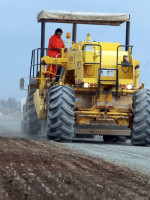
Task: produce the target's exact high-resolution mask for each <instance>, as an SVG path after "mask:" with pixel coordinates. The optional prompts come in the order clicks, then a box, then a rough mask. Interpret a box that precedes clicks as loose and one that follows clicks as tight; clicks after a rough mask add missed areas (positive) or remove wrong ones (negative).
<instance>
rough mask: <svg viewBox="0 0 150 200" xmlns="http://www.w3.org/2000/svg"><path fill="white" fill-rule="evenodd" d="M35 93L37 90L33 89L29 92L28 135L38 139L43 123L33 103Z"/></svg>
mask: <svg viewBox="0 0 150 200" xmlns="http://www.w3.org/2000/svg"><path fill="white" fill-rule="evenodd" d="M34 93H35V90H31V91H30V92H29V94H28V106H27V131H26V136H27V137H30V138H35V139H37V138H38V131H39V130H40V128H41V125H40V121H39V119H38V116H37V113H36V110H35V107H34V103H33V99H34Z"/></svg>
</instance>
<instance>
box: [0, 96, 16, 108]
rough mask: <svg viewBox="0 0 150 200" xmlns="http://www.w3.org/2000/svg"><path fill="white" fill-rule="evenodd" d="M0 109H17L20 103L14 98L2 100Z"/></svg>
mask: <svg viewBox="0 0 150 200" xmlns="http://www.w3.org/2000/svg"><path fill="white" fill-rule="evenodd" d="M0 108H9V109H14V110H15V109H19V108H20V102H19V101H17V100H16V99H15V98H14V97H9V98H8V99H7V100H4V99H2V100H0Z"/></svg>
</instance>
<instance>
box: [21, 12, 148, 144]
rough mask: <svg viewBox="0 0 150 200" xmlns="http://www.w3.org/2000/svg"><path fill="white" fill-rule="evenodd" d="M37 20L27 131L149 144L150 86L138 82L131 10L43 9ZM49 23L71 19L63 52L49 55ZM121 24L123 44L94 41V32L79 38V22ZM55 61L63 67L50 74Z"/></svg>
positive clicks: (61, 138)
mask: <svg viewBox="0 0 150 200" xmlns="http://www.w3.org/2000/svg"><path fill="white" fill-rule="evenodd" d="M37 21H38V22H40V23H41V48H38V49H34V50H33V51H32V57H31V66H30V75H29V85H28V95H27V98H26V103H25V105H24V106H23V117H22V119H23V120H22V127H23V129H22V130H23V132H25V134H26V135H27V136H29V137H36V136H38V134H44V133H46V134H47V138H48V139H50V140H54V141H60V142H61V141H66V142H68V141H72V140H73V138H74V137H75V136H76V137H82V136H85V137H86V136H87V137H93V136H94V135H102V136H103V139H104V141H105V142H108V141H110V139H114V138H115V139H116V138H117V137H118V136H124V137H127V138H131V142H132V144H133V145H149V144H150V128H149V124H150V120H149V119H150V118H149V116H150V106H149V104H150V90H147V89H144V83H142V84H141V86H139V67H140V63H139V61H138V60H135V59H133V56H132V49H133V46H132V45H130V15H129V14H111V13H87V12H65V11H49V10H42V11H41V12H40V13H39V14H38V15H37ZM49 22H52V23H53V22H55V23H71V24H73V29H72V41H70V38H71V33H67V35H66V37H67V39H68V42H67V43H68V44H67V47H68V48H67V51H65V52H64V49H60V50H61V57H60V56H59V57H57V56H56V58H53V57H49V56H47V51H48V49H47V48H45V23H49ZM122 23H126V31H125V33H126V37H125V44H121V43H119V42H118V43H112V42H101V41H93V42H92V41H91V36H90V34H87V38H86V40H85V41H79V42H76V35H77V33H76V32H77V25H78V24H92V25H97V26H98V25H110V26H120V25H121V24H122ZM70 43H71V45H70ZM47 66H50V67H49V70H48V71H47ZM53 66H56V69H58V67H60V66H61V72H60V74H57V73H56V74H52V68H53ZM56 72H57V71H56ZM47 73H49V74H50V77H47V76H46V74H47ZM56 76H57V78H56ZM22 82H23V80H22V79H21V85H22Z"/></svg>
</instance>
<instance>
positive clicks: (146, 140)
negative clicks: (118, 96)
mask: <svg viewBox="0 0 150 200" xmlns="http://www.w3.org/2000/svg"><path fill="white" fill-rule="evenodd" d="M133 107H134V118H133V129H132V136H131V142H132V144H133V145H138V146H150V90H147V89H140V90H137V91H136V92H135V94H134V96H133Z"/></svg>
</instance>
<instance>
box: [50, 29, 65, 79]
mask: <svg viewBox="0 0 150 200" xmlns="http://www.w3.org/2000/svg"><path fill="white" fill-rule="evenodd" d="M62 33H63V32H62V29H60V28H58V29H56V31H55V34H54V35H53V36H52V37H51V38H50V39H49V45H48V48H49V49H51V50H48V52H47V55H48V56H50V57H54V58H55V57H57V58H60V57H61V54H60V53H61V50H57V49H62V48H65V45H64V42H63V40H62V39H61V35H62ZM55 49H56V50H55ZM57 67H58V69H57V71H60V67H59V66H57ZM49 70H50V66H48V67H47V71H49ZM52 73H53V74H52V77H53V76H54V74H55V73H56V66H54V65H53V68H52ZM57 74H58V73H57ZM59 74H60V73H59ZM46 75H47V76H48V77H50V74H49V73H46Z"/></svg>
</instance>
